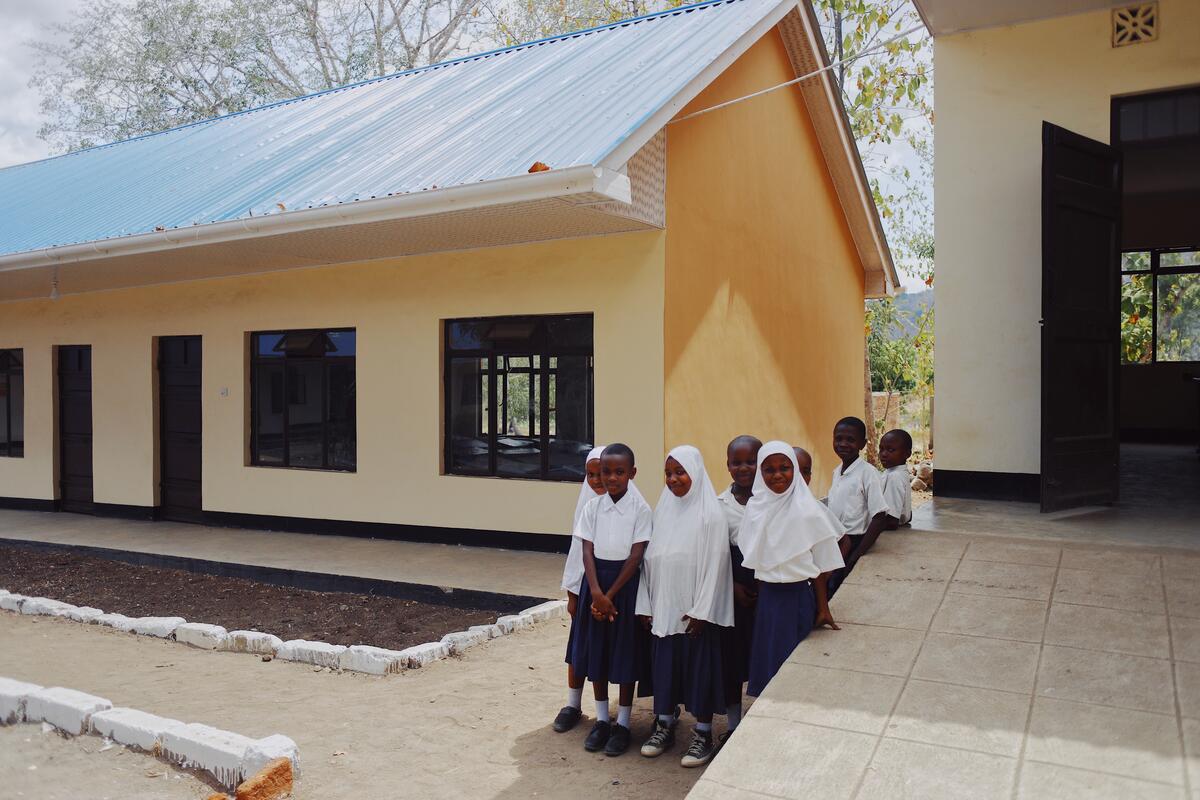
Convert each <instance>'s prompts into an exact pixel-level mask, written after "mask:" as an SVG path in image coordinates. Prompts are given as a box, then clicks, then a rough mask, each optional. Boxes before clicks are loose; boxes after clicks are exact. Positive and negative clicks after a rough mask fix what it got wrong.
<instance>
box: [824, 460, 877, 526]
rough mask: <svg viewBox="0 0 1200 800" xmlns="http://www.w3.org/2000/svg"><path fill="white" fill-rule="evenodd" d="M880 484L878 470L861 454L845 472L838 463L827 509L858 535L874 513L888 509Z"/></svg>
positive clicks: (869, 522)
mask: <svg viewBox="0 0 1200 800" xmlns="http://www.w3.org/2000/svg"><path fill="white" fill-rule="evenodd" d="M881 483H882V482H881V481H880V480H879V470H877V469H875V467H873V466H871V465H870V464H869V463H867V461H866V460H865V459H863V458H861V457H860V458H857V459H855V461H854V463H853V464H851V465H850V468H849V469H847V470H846V471H845V472H843V471H842V465H841V464H838V466H837V469H835V470H834V471H833V484H832V485H830V487H829V510H830V511H832V512H833V513H834V515H835V516H837V518H838V519H839V520H841V522H842V527H844V528H845V529H846V533H852V534H854V535H855V536H861V535H862V534H864V533H866V532H867V526H868V525H870V524H871V520H872V519H874V517H875V515H876V514H878V513H879V512H881V511H883V512H886V511H887V510H888V504H887V501H886V500H885V499H884V498H883V488H882V486H881V485H880V484H881Z"/></svg>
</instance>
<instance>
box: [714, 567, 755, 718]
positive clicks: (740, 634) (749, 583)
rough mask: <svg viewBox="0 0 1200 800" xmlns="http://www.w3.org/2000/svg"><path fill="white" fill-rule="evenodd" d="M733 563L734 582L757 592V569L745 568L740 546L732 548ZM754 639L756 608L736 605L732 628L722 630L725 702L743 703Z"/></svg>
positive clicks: (734, 606) (730, 703)
mask: <svg viewBox="0 0 1200 800" xmlns="http://www.w3.org/2000/svg"><path fill="white" fill-rule="evenodd" d="M729 555H730V558H731V560H732V564H733V581H734V583H740V584H742V585H743V586H745V587H746V588H748V589H750V590H751V591H758V583H757V581H755V580H754V570H752V569H747V568H746V567H744V566H742V551H741V550H739V549H738V547H737V545H734V546H732V547H730V548H729ZM753 640H754V606H751V607H749V608H745V607H743V606H740V605H738V603H737V601H736V600H735V601H734V604H733V627H732V628H721V654H722V662H721V667H722V671H723V673H724V676H725V702H726V704H729V705H732V704H734V703H740V702H742V684H743V683H745V682H746V681H747V680H748V679H749V677H750V650H751V644H752V642H753Z"/></svg>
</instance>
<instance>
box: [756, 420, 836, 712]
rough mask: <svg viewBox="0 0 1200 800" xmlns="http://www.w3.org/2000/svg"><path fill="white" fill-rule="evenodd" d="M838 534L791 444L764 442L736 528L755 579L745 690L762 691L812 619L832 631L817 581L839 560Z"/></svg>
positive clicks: (825, 600) (821, 586)
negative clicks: (748, 497) (801, 468)
mask: <svg viewBox="0 0 1200 800" xmlns="http://www.w3.org/2000/svg"><path fill="white" fill-rule="evenodd" d="M841 535H842V525H841V523H840V522H838V520H837V517H835V516H834V515H833V513H832V512H830V510H829V509H828V508H826V507H825V506H824V505H823V504H822V503H821V502H820V501H818V500H817V499H816V498H815V497H813V496H812V492H810V491H809V489H808V484H806V483H805V482H804V480H803V479H802V478H801V477H800V470H799V468H798V467H797V464H796V454H795V452H794V451H793V450H792V446H791V445H789V444H787V443H785V442H780V441H774V442H767V443H766V444H764V445H763V446H762V449H761V450H759V451H758V475H757V476H755V478H754V493H753V495H752V496H751V498H750V502H749V503H747V504H746V517H745V519H744V520H743V521H742V527H741V529H740V530H739V531H738V544H739V546H740V547H741V549H742V555H743V556H744V562H743V563H744V564H745V566H746V567H748V568H750V569H753V570H754V575H755V577H756V578H757V579H758V602H757V609H756V611H755V618H754V638H753V643H752V645H751V646H752V651H751V654H750V681H749V684H750V685H749V686H748V687H747V690H746V691H747V693H748V694H750V695H752V696H758V694H759V693H760V692H762V690H763V688H764V687H765V686H766V685H767V683H768V682H769V681H770V680H771V678H773V677H775V673H776V672H778V671H779V668H780V667H781V666H782V665H783V662H784V661H785V660H787V657H788V656H790V655H791V654H792V651H793V650H795V649H796V645H798V644H799V643H800V642H802V641H803V640H804V638H805V637H806V636H808V634H809V632H810V631H811V630H812V629H813V626H814V624H816V625H829V626H831V627H833V628H835V629H836V627H837V626H836V625H835V624H834V622H833V616H832V615H831V614H830V613H829V601H828V598H827V597H826V595H825V581H824V580H817V579H818V578H819V577H821V576H822V575H824V574H825V573H828V572H830V571H832V570H835V569H839V568H841V567H842V566H843V565H844V562H843V560H842V552H841V550H840V549H839V548H838V539H839V538H841ZM814 583H815V584H816V587H815V589H814Z"/></svg>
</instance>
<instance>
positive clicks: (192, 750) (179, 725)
mask: <svg viewBox="0 0 1200 800" xmlns="http://www.w3.org/2000/svg"><path fill="white" fill-rule="evenodd" d="M21 722H31V723H32V722H43V723H45V724H48V725H51V726H53V727H54V728H55V729H56V730H59V731H61V732H62V733H63V734H66V735H68V736H80V735H83V734H85V733H92V734H95V735H97V736H103V737H104V738H105V739H107V740H109V741H113V742H116V743H117V744H119V745H122V746H124V747H129V748H132V749H135V750H141V751H143V752H146V753H149V754H150V755H153V756H158V757H160V758H165V759H166V760H168V761H170V762H172V763H174V764H178V765H180V766H182V767H185V768H189V769H199V770H202V771H204V772H207V773H208V774H209V775H212V776H213V778H215V779H216V781H217V782H218V783H220V784H221V785H222V786H224V787H225V788H227V789H236V787H237V785H238V784H239V783H241V782H242V780H243V779H245V778H248V777H250V776H252V775H254V774H255V773H256V772H258V771H259V770H260V769H262V767H263V766H264V765H265V764H267V763H268V762H269V761H271V760H273V759H276V758H287V759H289V760H290V761H291V762H292V774H293V775H296V776H299V775H300V750H299V748H297V747H296V743H295V742H294V741H292V740H291V739H289V738H288V737H286V736H282V735H280V734H274V735H272V736H267V737H265V738H262V739H251V738H249V737H248V736H242V735H241V734H237V733H231V732H229V731H223V730H220V729H219V728H213V727H210V726H208V725H202V724H200V723H197V722H193V723H185V722H180V721H179V720H175V719H167V718H166V717H160V716H157V715H155V714H147V713H146V712H144V711H138V710H137V709H135V708H113V705H112V703H111V702H109V701H108V700H106V699H105V698H103V697H95V696H94V695H90V694H84V693H83V692H77V691H75V690H74V689H65V688H63V687H61V686H53V687H49V688H43V687H41V686H38V685H37V684H35V683H25V682H24V681H17V680H13V679H11V678H5V677H3V676H0V725H16V724H18V723H21Z"/></svg>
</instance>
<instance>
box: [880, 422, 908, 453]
mask: <svg viewBox="0 0 1200 800" xmlns="http://www.w3.org/2000/svg"><path fill="white" fill-rule="evenodd" d="M883 436H895V437H896V438H897V439H899V440H900V443H901V444H903V445H904V447H905V449H907V450H908V452H910V453H911V452H912V449H913V442H912V436H910V435H909V433H908V431H906V430H902V429H900V428H892V429H891V430H890V431H888V432H887V433H885V434H884V435H883ZM883 436H881V437H879V438H880V439H881V440H882V439H883Z"/></svg>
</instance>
